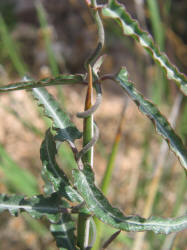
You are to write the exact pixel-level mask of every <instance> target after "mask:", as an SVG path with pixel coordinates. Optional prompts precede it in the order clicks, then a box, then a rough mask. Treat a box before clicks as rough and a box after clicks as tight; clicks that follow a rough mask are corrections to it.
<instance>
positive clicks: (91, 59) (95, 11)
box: [85, 0, 105, 68]
mask: <svg viewBox="0 0 187 250" xmlns="http://www.w3.org/2000/svg"><path fill="white" fill-rule="evenodd" d="M89 6H90V8H91V10H92V15H93V18H94V20H95V22H96V25H97V30H98V42H97V47H96V48H95V50H94V52H93V53H92V54H91V55H90V57H89V58H88V59H87V61H86V63H85V67H86V68H87V67H88V65H89V64H90V65H91V66H93V65H94V63H95V62H96V60H97V59H98V57H99V55H100V53H101V50H102V48H103V47H104V43H105V32H104V27H103V23H102V20H101V18H100V15H99V11H98V8H97V2H96V0H91V4H89Z"/></svg>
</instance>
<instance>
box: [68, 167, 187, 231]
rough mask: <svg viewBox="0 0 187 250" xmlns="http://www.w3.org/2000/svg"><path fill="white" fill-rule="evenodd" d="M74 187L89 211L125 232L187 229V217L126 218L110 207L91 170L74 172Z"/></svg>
mask: <svg viewBox="0 0 187 250" xmlns="http://www.w3.org/2000/svg"><path fill="white" fill-rule="evenodd" d="M72 172H73V173H72V174H73V177H74V185H75V186H76V187H77V190H78V192H79V193H80V194H81V196H82V197H83V198H84V200H85V202H86V205H87V207H88V210H89V211H90V212H91V213H93V214H94V215H95V216H96V217H97V218H98V219H100V220H101V221H102V222H104V223H106V224H108V225H110V226H112V227H115V228H118V229H120V230H124V231H133V232H135V231H136V232H138V231H153V232H155V233H163V234H168V233H172V232H178V231H181V230H184V229H186V228H187V215H184V216H182V217H179V218H173V219H171V218H168V219H164V218H157V217H151V218H148V219H145V218H141V217H139V216H125V215H124V214H123V213H122V212H121V211H120V210H119V209H117V208H114V207H112V206H111V205H110V203H109V202H108V200H107V199H106V198H105V196H104V195H103V194H102V192H101V191H100V190H99V189H98V188H97V187H96V186H95V184H94V181H93V174H92V171H91V169H90V170H89V171H86V173H84V172H83V171H80V170H73V171H72Z"/></svg>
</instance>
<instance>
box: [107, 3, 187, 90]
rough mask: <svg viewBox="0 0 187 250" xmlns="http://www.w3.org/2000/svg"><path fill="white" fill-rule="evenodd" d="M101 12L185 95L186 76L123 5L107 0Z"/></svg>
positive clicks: (186, 87)
mask: <svg viewBox="0 0 187 250" xmlns="http://www.w3.org/2000/svg"><path fill="white" fill-rule="evenodd" d="M102 14H103V16H105V17H109V18H113V19H115V20H116V21H117V22H118V23H119V25H120V26H121V27H122V29H123V32H124V34H125V35H129V36H132V37H133V38H134V39H135V40H136V41H137V42H139V43H140V45H141V46H142V47H143V48H144V49H145V50H146V51H147V52H148V53H149V54H150V55H151V57H152V58H153V60H155V61H156V62H158V63H159V64H160V66H161V67H162V68H163V69H164V70H165V72H166V74H167V77H168V79H170V80H174V81H175V82H176V83H177V84H178V86H179V87H180V89H181V91H182V92H183V94H185V95H187V78H186V76H185V75H184V74H182V73H180V72H179V70H178V69H177V68H176V67H175V66H173V65H172V64H171V62H170V61H169V59H168V58H167V56H166V55H165V54H164V53H161V52H160V50H159V48H158V47H157V46H156V45H155V44H154V42H153V39H152V38H151V36H150V35H149V34H148V33H147V32H145V31H143V30H141V28H140V27H139V25H138V23H137V22H136V21H135V20H133V19H132V18H131V16H130V14H129V13H128V12H127V11H126V9H125V6H124V5H122V4H119V3H118V1H116V0H109V2H108V5H106V6H104V7H103V8H102Z"/></svg>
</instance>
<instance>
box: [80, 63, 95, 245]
mask: <svg viewBox="0 0 187 250" xmlns="http://www.w3.org/2000/svg"><path fill="white" fill-rule="evenodd" d="M88 69H89V72H88V73H89V82H88V91H87V96H86V101H85V110H88V109H89V108H91V106H92V95H93V88H92V87H93V86H92V68H91V66H90V65H88ZM92 137H93V114H92V115H90V116H88V117H86V118H85V119H84V127H83V147H84V146H85V145H87V144H88V143H89V141H90V140H91V139H92ZM82 160H83V164H84V165H85V164H86V165H89V166H91V167H93V147H91V148H90V149H89V150H88V151H87V152H86V153H85V154H84V155H83V157H82ZM88 219H89V217H88V215H85V214H81V213H80V214H79V217H78V225H77V231H78V232H77V245H78V246H79V247H80V249H81V250H83V249H85V247H86V243H87V242H86V241H87V239H88V237H89V232H88V230H89V227H88V226H87V225H88V223H87V222H88Z"/></svg>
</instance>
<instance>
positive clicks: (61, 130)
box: [32, 88, 82, 144]
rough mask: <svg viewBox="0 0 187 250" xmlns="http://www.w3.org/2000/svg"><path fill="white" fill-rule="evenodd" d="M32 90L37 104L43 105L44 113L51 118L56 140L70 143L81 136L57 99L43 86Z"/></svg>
mask: <svg viewBox="0 0 187 250" xmlns="http://www.w3.org/2000/svg"><path fill="white" fill-rule="evenodd" d="M32 92H33V95H34V97H35V98H36V99H37V100H38V103H39V105H42V106H43V107H44V111H45V115H46V116H48V117H49V118H51V119H52V120H53V126H54V128H55V129H56V130H57V135H56V139H57V140H59V141H68V142H69V143H70V144H72V143H73V142H74V140H75V139H80V138H81V135H82V134H81V132H79V130H78V129H77V128H76V127H75V125H74V124H73V123H72V122H71V121H70V119H69V117H68V115H67V114H66V113H65V112H64V111H63V110H61V109H60V107H59V105H58V103H57V101H56V100H55V99H54V98H53V97H52V95H50V94H49V93H48V92H47V90H46V89H45V88H34V89H33V90H32Z"/></svg>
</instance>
